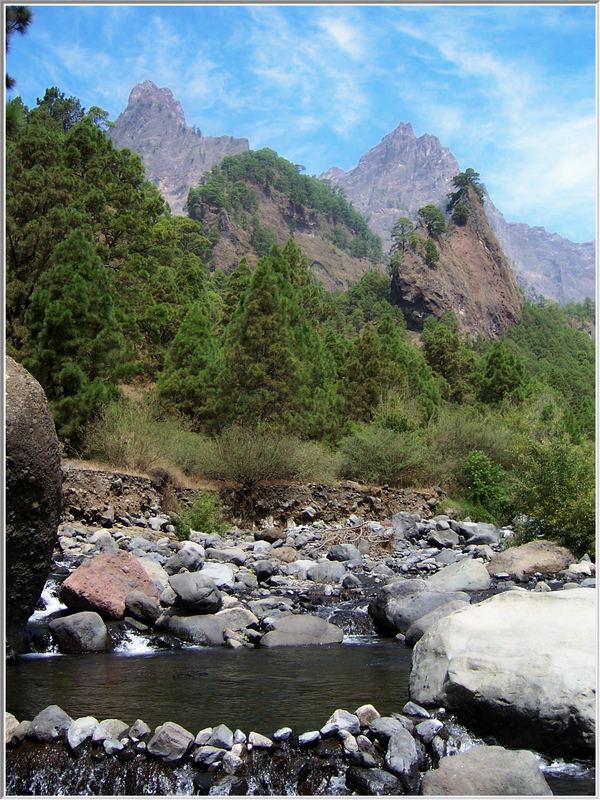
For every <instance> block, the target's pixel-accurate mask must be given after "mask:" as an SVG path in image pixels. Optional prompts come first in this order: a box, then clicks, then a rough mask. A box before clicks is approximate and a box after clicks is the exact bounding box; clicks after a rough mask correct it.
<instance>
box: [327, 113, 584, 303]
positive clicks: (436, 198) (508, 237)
mask: <svg viewBox="0 0 600 800" xmlns="http://www.w3.org/2000/svg"><path fill="white" fill-rule="evenodd" d="M459 170H460V168H459V165H458V162H457V161H456V159H455V157H454V156H453V155H452V153H451V152H450V151H449V150H448V148H446V147H444V146H443V145H442V144H441V143H440V141H439V139H437V138H436V137H435V136H430V135H429V134H425V135H424V136H420V137H418V138H417V137H416V136H415V133H414V131H413V129H412V127H411V125H410V124H405V123H401V124H400V125H398V127H397V128H396V129H395V130H394V131H392V132H391V133H389V134H388V135H387V136H384V138H383V139H382V140H381V141H380V142H379V144H377V145H376V146H375V147H373V148H372V149H371V150H369V152H368V153H366V154H365V155H363V156H362V158H361V159H360V161H359V162H358V164H357V166H356V167H354V169H352V170H350V171H349V172H344V171H343V170H341V169H339V168H338V167H333V168H331V169H330V170H328V171H327V172H325V173H323V175H322V176H321V177H322V178H324V179H326V180H327V181H328V182H329V183H330V184H331V185H332V186H339V187H340V188H342V189H343V190H344V192H345V193H346V196H347V197H348V199H349V200H350V202H351V203H353V205H354V206H356V208H357V209H358V210H359V211H361V212H362V213H363V214H364V215H365V218H366V219H367V220H368V222H369V224H370V225H371V227H372V228H373V230H374V231H375V232H376V233H378V234H379V235H380V236H381V237H382V239H383V243H384V247H387V246H389V244H390V241H391V239H390V234H391V230H392V226H393V224H394V222H395V221H396V220H397V219H398V217H399V216H408V217H410V218H412V219H416V214H417V211H418V209H419V208H420V207H421V206H423V205H425V204H427V203H434V204H436V205H440V207H444V206H445V203H446V193H447V192H448V188H449V185H450V181H451V179H452V177H453V176H454V175H456V174H457V173H458V172H459ZM486 211H487V216H488V219H489V222H490V225H491V227H492V229H493V231H494V233H495V234H496V236H497V237H498V240H499V241H500V244H501V245H502V247H503V248H504V251H505V253H506V255H507V256H508V258H509V259H510V261H511V263H512V266H513V268H514V271H515V274H516V276H517V279H518V280H519V282H520V283H521V284H522V285H523V286H524V288H525V289H526V292H527V294H528V296H529V297H531V298H534V299H535V298H536V297H539V296H540V295H544V296H545V297H547V298H549V299H553V300H556V301H558V302H560V303H566V302H568V301H570V300H583V299H584V298H585V297H594V296H595V260H596V255H595V244H594V242H585V243H583V244H577V243H575V242H571V241H569V240H568V239H564V238H563V237H561V236H558V235H557V234H554V233H549V232H548V231H546V230H545V228H540V227H530V226H529V225H525V224H514V223H508V222H506V220H505V219H504V217H503V216H502V214H501V212H500V211H499V210H498V209H497V208H496V207H495V206H494V204H493V203H492V202H491V200H490V199H489V197H486Z"/></svg>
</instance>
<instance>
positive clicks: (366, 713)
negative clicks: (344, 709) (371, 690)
mask: <svg viewBox="0 0 600 800" xmlns="http://www.w3.org/2000/svg"><path fill="white" fill-rule="evenodd" d="M354 713H355V714H356V716H357V717H358V721H359V722H360V724H361V726H362V727H366V726H367V725H370V724H371V723H372V722H374V721H375V720H376V719H379V717H380V716H381V714H380V713H379V711H377V709H376V708H375V706H372V705H371V704H370V703H367V704H365V705H363V706H359V707H358V708H357V709H356V711H355V712H354Z"/></svg>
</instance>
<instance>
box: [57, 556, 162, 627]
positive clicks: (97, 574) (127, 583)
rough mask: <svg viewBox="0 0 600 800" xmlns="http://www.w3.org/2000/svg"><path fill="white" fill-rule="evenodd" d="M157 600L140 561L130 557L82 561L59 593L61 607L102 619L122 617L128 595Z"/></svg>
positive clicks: (104, 557) (156, 592) (102, 557)
mask: <svg viewBox="0 0 600 800" xmlns="http://www.w3.org/2000/svg"><path fill="white" fill-rule="evenodd" d="M133 591H138V592H143V593H144V594H147V595H149V596H151V597H158V590H157V588H156V586H155V585H154V583H153V581H152V580H151V578H150V576H149V575H148V573H147V572H146V570H145V569H144V567H143V566H142V565H141V563H140V561H139V559H137V558H136V557H135V556H132V555H131V554H130V553H124V552H118V553H103V554H101V555H97V556H95V557H94V558H92V559H90V560H89V561H84V562H83V564H81V565H80V566H79V567H77V569H76V570H75V571H74V572H72V573H71V574H70V575H69V577H68V578H67V579H66V580H65V581H64V583H63V584H62V586H61V589H60V599H61V601H62V602H63V603H66V605H68V606H69V608H73V609H75V610H77V611H97V612H98V614H100V615H101V616H103V617H104V618H105V619H122V618H123V617H124V616H125V598H126V597H127V595H128V594H129V592H133Z"/></svg>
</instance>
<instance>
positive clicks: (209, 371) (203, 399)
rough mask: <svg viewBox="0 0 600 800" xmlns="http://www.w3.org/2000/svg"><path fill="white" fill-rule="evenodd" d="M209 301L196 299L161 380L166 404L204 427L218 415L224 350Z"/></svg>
mask: <svg viewBox="0 0 600 800" xmlns="http://www.w3.org/2000/svg"><path fill="white" fill-rule="evenodd" d="M206 306H207V301H206V298H205V299H204V301H196V302H195V303H193V304H192V305H191V306H190V308H189V310H188V312H187V314H186V316H185V319H184V320H183V322H182V324H181V326H180V328H179V330H178V331H177V334H176V336H175V338H174V339H173V341H172V342H171V346H170V348H169V350H168V352H167V356H166V358H165V368H164V370H163V372H162V374H161V376H160V379H159V382H158V393H159V397H160V398H161V400H162V401H163V404H164V405H165V406H166V407H167V408H170V409H173V410H176V411H178V412H180V413H182V414H185V415H186V416H188V417H190V418H191V419H192V420H193V421H194V426H195V427H196V428H201V427H202V426H203V425H205V424H206V423H207V422H210V421H212V420H213V418H214V415H215V402H216V382H217V376H218V373H219V370H220V367H221V352H220V349H219V346H218V343H217V341H216V340H215V338H214V336H213V334H212V331H211V323H210V320H209V317H208V315H207V313H206Z"/></svg>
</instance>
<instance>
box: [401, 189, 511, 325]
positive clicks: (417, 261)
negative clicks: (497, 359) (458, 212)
mask: <svg viewBox="0 0 600 800" xmlns="http://www.w3.org/2000/svg"><path fill="white" fill-rule="evenodd" d="M461 200H462V202H463V203H464V204H465V206H467V208H468V210H469V218H468V220H467V222H466V224H465V225H457V224H455V223H453V222H450V223H449V229H448V232H447V233H446V234H442V235H441V236H438V237H435V238H433V239H431V241H433V242H434V244H435V246H436V248H437V250H438V253H439V257H438V259H437V261H436V262H435V263H434V264H431V265H430V264H428V263H427V260H426V254H425V253H426V251H425V245H426V243H427V240H428V238H430V237H428V235H427V232H426V231H425V229H424V228H423V227H418V228H417V230H416V233H415V235H414V236H413V245H412V246H408V247H407V248H406V250H405V253H404V257H403V261H402V264H401V265H400V266H399V267H398V268H397V269H396V271H395V272H394V275H393V279H392V302H394V303H396V304H397V305H399V306H400V307H401V308H402V311H403V313H404V316H405V317H406V322H407V325H408V327H409V328H410V329H412V330H420V329H421V328H422V326H423V323H424V322H425V319H426V318H427V316H429V315H430V314H433V315H435V316H438V317H439V316H441V315H442V314H443V313H444V312H445V311H449V310H453V311H455V312H456V314H457V316H458V318H459V319H460V321H461V326H462V329H463V330H464V331H465V333H467V334H470V335H472V336H477V335H484V336H492V337H493V336H499V335H500V334H501V333H502V332H503V331H504V330H506V328H508V327H509V326H510V325H512V324H514V323H515V322H517V321H518V319H519V317H520V315H521V308H522V304H523V300H522V296H521V293H520V291H519V289H518V286H517V283H516V280H515V277H514V275H513V272H512V269H511V266H510V264H509V262H508V259H507V258H506V256H505V255H504V253H503V251H502V248H501V246H500V244H499V242H498V240H497V238H496V236H495V235H494V232H493V231H492V229H491V226H490V224H489V222H488V219H487V217H486V214H485V211H484V207H483V205H482V203H481V201H480V200H479V198H478V196H477V193H476V192H475V191H474V190H473V189H472V188H471V187H469V188H468V189H466V190H465V191H464V192H463V197H462V198H461Z"/></svg>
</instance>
